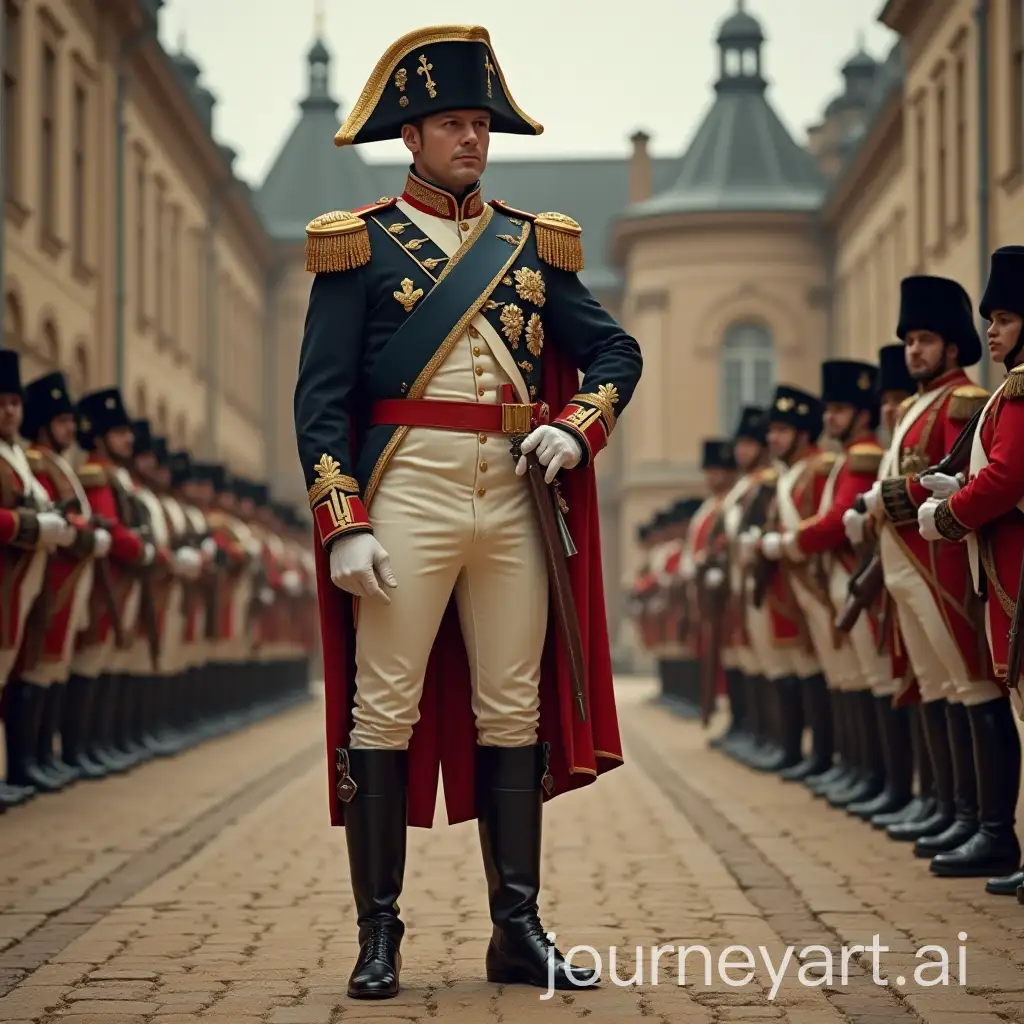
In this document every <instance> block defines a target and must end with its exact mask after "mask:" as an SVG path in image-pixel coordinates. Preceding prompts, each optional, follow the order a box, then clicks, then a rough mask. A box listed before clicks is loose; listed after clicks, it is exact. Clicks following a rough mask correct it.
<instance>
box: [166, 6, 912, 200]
mask: <svg viewBox="0 0 1024 1024" xmlns="http://www.w3.org/2000/svg"><path fill="white" fill-rule="evenodd" d="M317 2H318V0H167V2H166V3H165V5H164V8H163V11H162V12H161V19H162V30H161V37H162V39H163V41H164V45H165V46H167V47H168V48H170V49H172V50H173V49H176V48H177V45H178V40H179V37H180V36H181V35H182V34H184V37H185V40H186V48H187V50H188V51H189V52H190V53H191V54H192V56H193V57H194V59H195V60H196V62H197V63H198V64H199V65H200V67H201V68H202V69H203V76H202V79H201V80H202V81H203V82H204V84H205V85H206V87H207V88H209V89H210V90H211V91H212V92H213V93H214V94H215V95H216V96H217V98H218V103H217V107H216V111H215V114H214V132H215V134H216V136H217V138H218V141H221V142H225V143H227V144H228V145H230V146H232V147H233V148H235V149H237V150H238V152H239V158H238V161H237V163H236V165H235V167H236V170H237V172H238V173H239V174H240V176H242V177H243V178H245V179H247V180H248V181H249V182H250V183H252V184H254V185H258V184H259V183H260V182H261V181H262V180H263V177H264V176H265V174H266V172H267V170H268V168H269V166H270V163H271V162H272V161H273V159H274V156H275V154H276V152H277V150H278V148H279V147H280V145H281V143H282V141H283V140H284V138H285V137H286V135H287V134H288V132H289V131H290V130H291V127H292V125H293V123H294V121H295V119H296V117H297V116H298V109H297V106H296V104H297V103H298V101H299V100H300V99H301V98H302V96H303V94H304V93H305V89H306V64H305V56H306V52H307V51H308V49H309V47H310V45H311V43H312V41H313V30H314V24H315V13H314V11H315V7H316V5H317ZM322 2H323V5H324V8H325V12H324V24H325V32H324V34H325V42H326V44H327V47H328V49H329V50H330V51H331V56H332V64H331V89H332V93H333V94H334V96H335V98H336V99H338V100H339V101H340V103H341V111H340V116H341V118H342V119H344V117H345V114H346V113H347V112H348V110H349V109H350V108H351V106H352V104H353V103H354V101H355V99H356V98H357V97H358V95H359V92H360V91H361V89H362V87H363V85H364V83H365V81H366V79H367V77H368V76H369V74H370V72H371V70H372V69H373V66H374V64H376V62H377V60H378V58H379V57H380V56H381V54H382V53H383V52H384V50H385V49H386V48H387V47H388V45H389V44H390V43H392V42H393V41H394V40H395V39H397V38H398V37H399V36H401V35H403V34H404V33H405V32H407V31H409V30H410V29H413V28H417V27H420V26H423V25H431V24H483V25H485V26H486V27H487V28H488V30H489V31H490V33H491V41H492V43H493V44H494V48H495V53H496V55H497V58H498V61H499V62H500V64H501V66H502V70H503V71H504V73H505V77H506V80H507V82H508V85H509V88H510V89H511V91H512V94H513V96H514V97H515V99H516V101H517V102H518V103H519V105H520V106H521V107H522V108H523V109H524V110H525V111H526V112H527V113H528V114H530V115H531V116H532V117H533V118H534V119H535V120H537V121H540V122H541V124H543V125H544V127H545V132H544V134H543V135H541V136H539V137H513V136H496V137H495V138H494V139H493V140H492V142H491V155H492V157H499V158H500V157H501V156H505V155H507V156H515V157H517V158H524V157H531V156H537V157H551V156H583V155H610V154H624V153H626V152H627V151H628V149H629V143H628V141H627V140H628V137H629V135H631V134H632V133H633V132H634V131H636V129H638V128H643V129H644V130H645V131H647V132H648V133H649V134H651V135H652V137H653V138H652V143H651V150H652V152H653V153H655V154H656V155H665V156H668V155H675V154H677V153H680V152H681V151H682V149H683V147H684V146H685V144H686V142H687V141H688V140H689V138H690V136H691V135H692V133H693V131H694V130H695V129H696V127H697V125H698V123H699V121H700V118H701V116H702V114H703V112H704V111H705V110H706V108H707V107H708V105H709V104H710V103H711V101H712V99H713V95H714V94H713V89H712V85H713V83H714V81H715V78H716V77H717V72H718V52H717V48H716V46H715V43H714V37H715V35H716V32H717V28H718V24H719V23H720V22H721V21H722V19H723V18H724V17H726V16H727V15H728V14H729V13H731V12H732V11H733V10H735V7H736V0H624V2H621V3H617V4H612V3H609V2H602V0H596V2H595V0H517V2H515V3H511V2H508V0H503V2H500V3H499V2H495V0H431V2H430V3H428V4H422V5H420V6H419V7H416V6H414V5H411V4H409V5H407V4H390V5H388V4H383V3H379V2H377V3H374V2H372V0H364V2H362V3H352V2H350V0H322ZM746 8H747V10H748V11H749V12H750V13H751V14H753V15H755V16H756V17H757V18H758V19H759V20H760V21H761V24H762V26H763V28H764V32H765V35H766V36H767V42H766V43H765V48H764V51H763V63H762V67H763V69H764V73H765V75H766V77H767V79H768V82H769V89H768V96H769V99H770V100H771V102H772V103H773V105H774V106H775V109H776V110H777V111H778V113H779V115H780V116H781V118H782V120H783V121H784V122H785V124H786V125H787V127H788V128H789V129H790V131H791V132H793V134H794V135H795V136H796V138H797V139H799V140H800V141H802V140H803V138H804V132H805V130H806V128H807V127H808V125H810V124H813V123H815V122H816V121H817V120H818V119H819V118H820V116H821V112H822V110H823V108H824V106H825V104H826V103H827V102H828V101H829V100H830V99H831V98H832V97H833V96H834V95H835V94H836V93H837V92H838V91H839V89H840V86H841V82H842V79H841V76H840V73H839V68H840V66H841V65H842V63H843V62H844V61H845V60H846V58H847V57H848V56H849V55H850V54H851V53H853V52H854V50H855V49H856V47H857V43H858V38H859V37H860V35H861V33H863V38H864V42H865V46H866V49H867V50H868V52H869V53H871V54H872V56H874V57H875V58H876V59H881V58H882V57H884V55H885V54H886V53H887V52H888V49H889V47H890V46H891V44H892V41H893V39H894V38H895V37H894V36H893V34H892V33H891V32H890V31H889V30H888V29H886V28H885V27H884V26H882V25H880V24H879V23H878V22H877V20H876V19H877V16H878V14H879V12H880V11H881V9H882V0H746ZM599 11H605V12H607V13H606V14H605V15H603V16H602V15H601V14H599V13H597V12H599ZM361 150H362V153H363V155H364V157H365V158H366V159H367V160H368V161H376V160H396V159H397V160H402V159H404V158H405V155H406V154H405V150H404V148H403V147H402V145H401V143H400V142H398V143H392V142H384V143H374V144H371V145H368V146H363V147H361Z"/></svg>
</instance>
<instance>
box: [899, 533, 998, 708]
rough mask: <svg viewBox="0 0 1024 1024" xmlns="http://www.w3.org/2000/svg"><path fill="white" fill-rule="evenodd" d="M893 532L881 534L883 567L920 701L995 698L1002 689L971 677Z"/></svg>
mask: <svg viewBox="0 0 1024 1024" xmlns="http://www.w3.org/2000/svg"><path fill="white" fill-rule="evenodd" d="M892 534H893V532H892V530H891V529H885V530H883V531H882V537H881V540H880V542H879V545H880V546H879V550H880V552H881V555H882V568H883V570H884V573H885V585H886V587H887V588H888V590H889V594H890V596H891V597H892V599H893V600H894V601H895V602H896V607H897V608H898V609H899V616H900V631H901V633H902V636H903V643H904V645H905V646H906V649H907V657H908V658H909V659H910V664H911V665H912V666H913V669H914V674H915V675H916V676H917V683H918V687H919V689H920V691H921V700H922V701H924V702H925V703H926V704H927V703H931V702H932V701H936V700H941V699H942V698H943V697H944V698H946V700H948V701H950V702H952V703H954V704H964V705H966V706H968V707H970V706H972V705H975V704H985V703H987V702H988V701H990V700H995V699H996V698H997V697H999V696H1000V695H1001V694H1002V692H1003V691H1002V690H1001V689H1000V687H999V686H998V685H997V684H996V683H994V682H992V681H991V680H989V679H971V678H970V674H969V673H968V671H967V666H966V664H965V663H964V659H963V656H962V655H961V654H960V648H959V647H957V645H956V641H955V640H954V639H953V637H952V636H951V635H950V632H949V630H948V629H947V628H946V623H945V620H944V619H943V615H942V611H941V609H940V608H939V605H938V602H937V601H936V599H935V597H934V596H933V595H932V592H931V590H930V589H929V588H928V585H927V584H926V583H925V581H924V580H923V579H922V578H921V574H920V573H919V572H918V571H917V568H916V567H915V566H914V563H913V562H912V561H911V560H910V557H909V555H907V553H906V552H905V551H904V550H903V548H902V546H901V545H900V543H899V541H898V540H897V539H896V538H895V537H894V536H893V535H892Z"/></svg>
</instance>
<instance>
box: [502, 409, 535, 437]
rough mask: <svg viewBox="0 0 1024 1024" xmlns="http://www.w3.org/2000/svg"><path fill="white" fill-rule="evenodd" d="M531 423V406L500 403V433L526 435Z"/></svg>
mask: <svg viewBox="0 0 1024 1024" xmlns="http://www.w3.org/2000/svg"><path fill="white" fill-rule="evenodd" d="M532 423H533V406H532V405H522V404H521V403H520V404H513V403H506V402H503V403H502V406H501V432H502V433H503V434H528V433H529V432H530V428H531V425H532Z"/></svg>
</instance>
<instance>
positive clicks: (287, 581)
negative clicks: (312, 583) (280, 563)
mask: <svg viewBox="0 0 1024 1024" xmlns="http://www.w3.org/2000/svg"><path fill="white" fill-rule="evenodd" d="M281 586H282V587H284V589H285V591H286V592H287V593H289V594H291V596H292V597H298V595H299V594H301V593H302V577H301V576H300V575H299V574H298V573H297V572H296V571H295V570H294V569H285V571H284V572H283V573H281Z"/></svg>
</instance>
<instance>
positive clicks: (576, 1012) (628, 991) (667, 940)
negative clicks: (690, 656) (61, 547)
mask: <svg viewBox="0 0 1024 1024" xmlns="http://www.w3.org/2000/svg"><path fill="white" fill-rule="evenodd" d="M651 695H652V688H651V686H650V684H648V683H647V682H645V681H643V680H625V681H623V682H622V683H621V685H620V700H621V716H622V728H623V740H624V743H625V745H626V754H627V765H626V766H625V767H624V768H621V769H618V770H616V771H614V772H612V773H611V774H610V775H608V776H607V777H606V778H605V779H603V780H601V781H600V782H599V784H598V785H597V786H594V787H590V788H589V789H587V790H585V791H583V792H581V793H578V794H575V795H574V796H568V797H565V798H563V799H560V800H558V801H556V802H555V803H554V804H553V805H551V808H550V811H549V814H548V817H547V819H546V834H545V850H544V855H545V884H544V891H543V899H542V912H543V918H544V921H545V923H546V925H547V927H548V928H549V929H551V930H552V931H554V932H556V933H557V936H558V941H559V945H560V946H561V948H562V949H563V951H565V950H566V949H567V948H568V947H570V946H571V945H573V944H574V943H586V944H589V945H591V946H593V947H595V949H596V950H597V951H598V952H599V953H600V954H601V957H602V961H603V967H604V971H605V976H606V978H608V972H609V970H610V969H611V968H612V966H613V965H612V963H611V962H610V954H609V950H610V948H611V947H617V957H616V960H615V962H614V970H615V974H616V976H617V977H618V978H619V979H621V980H623V981H626V980H628V979H630V978H633V977H634V975H635V974H636V972H637V970H638V969H639V971H641V972H642V973H641V974H640V976H639V977H637V979H636V980H637V982H638V983H637V984H624V985H618V984H613V983H612V982H611V980H610V979H609V980H606V983H605V984H604V986H603V987H602V988H601V989H599V990H597V991H586V992H584V991H580V992H574V993H567V994H560V995H556V996H555V997H554V998H552V999H544V998H541V997H542V996H544V995H545V993H543V992H541V991H540V990H536V989H522V988H516V987H499V986H493V985H488V984H486V983H485V982H483V981H481V980H480V979H481V977H482V970H483V951H484V948H485V945H486V939H487V934H488V930H489V925H488V920H487V908H486V902H485V897H484V882H483V871H482V867H481V863H480V854H479V849H478V846H477V841H476V832H475V829H474V827H473V825H472V824H464V825H460V826H457V827H455V828H448V827H447V826H445V825H444V824H443V818H441V817H440V815H443V810H439V827H437V828H435V829H434V830H431V831H429V832H428V831H420V830H417V831H415V832H413V833H412V839H411V843H410V856H409V862H410V866H409V873H408V878H407V886H406V896H405V900H404V904H403V912H404V915H405V918H406V920H407V922H408V937H407V939H406V942H405V944H404V946H403V955H404V959H405V967H404V970H403V975H402V981H403V991H402V993H401V994H400V996H399V997H398V998H397V999H394V1000H388V1001H385V1002H381V1003H370V1004H367V1003H359V1002H353V1001H350V1000H347V999H346V997H345V982H346V980H347V976H348V971H349V969H350V967H351V963H352V958H353V955H354V952H355V948H356V946H355V942H354V927H353V921H352V911H351V908H350V895H349V889H348V881H347V865H346V858H345V851H344V842H343V839H344V837H343V834H342V833H341V831H340V830H332V829H330V828H329V826H328V825H327V824H326V796H325V782H326V771H325V767H324V750H323V746H322V735H323V732H322V722H321V709H320V707H319V705H318V704H312V705H310V706H307V707H304V708H302V709H298V710H295V711H293V712H291V713H289V714H288V715H286V716H284V717H282V718H280V719H278V720H276V721H273V722H265V723H263V724H261V725H258V726H256V727H254V728H253V729H251V730H249V731H248V732H246V733H244V734H240V735H236V736H232V737H226V738H224V739H222V740H219V741H217V742H215V743H211V744H209V745H207V746H205V747H203V748H199V749H197V750H194V751H192V752H190V753H188V754H187V755H184V756H183V757H181V758H179V759H177V760H175V761H170V762H161V763H155V764H151V765H147V766H145V767H143V768H141V769H139V770H137V771H135V772H133V773H131V774H130V775H128V776H126V777H124V778H119V779H112V780H107V781H104V782H102V783H100V784H94V785H90V784H81V785H79V786H76V787H74V788H72V789H71V790H68V791H67V792H65V793H62V794H57V795H55V796H52V797H47V798H41V799H39V800H36V801H34V802H33V803H31V804H29V805H27V806H25V807H22V808H17V809H15V810H14V811H10V812H8V813H7V814H6V815H4V817H3V818H0V858H2V860H0V863H2V864H3V869H2V871H0V993H3V994H2V996H0V1021H2V1022H4V1024H15V1022H16V1024H28V1022H30V1021H31V1022H34V1024H56V1022H59V1021H64V1020H68V1021H69V1022H72V1021H73V1022H77V1024H88V1022H96V1024H121V1022H125V1024H128V1022H132V1024H135V1022H145V1024H148V1022H159V1024H186V1022H188V1024H195V1022H202V1021H211V1022H218V1024H243V1022H244V1024H257V1022H265V1024H352V1022H357V1021H363V1022H371V1021H372V1022H374V1024H398V1022H409V1021H425V1020H428V1019H431V1018H439V1019H442V1020H451V1021H457V1022H466V1024H486V1022H490V1021H494V1022H502V1021H507V1022H513V1021H519V1020H536V1021H541V1020H543V1021H571V1020H584V1021H586V1022H588V1024H612V1022H614V1024H622V1022H626V1021H632V1020H640V1019H642V1018H654V1019H655V1020H658V1021H662V1022H666V1024H677V1022H680V1024H683V1022H691V1021H692V1022H695V1024H698V1022H708V1024H710V1022H719V1021H721V1022H726V1021H751V1022H753V1021H763V1020H769V1019H770V1020H777V1021H781V1022H790V1024H830V1022H840V1021H851V1022H854V1024H894V1022H899V1021H915V1020H924V1021H926V1022H928V1024H994V1022H996V1021H1014V1022H1024V970H1022V967H1024V908H1022V907H1020V906H1018V905H1017V904H1016V902H1015V901H1014V900H1012V899H998V898H994V897H988V896H986V895H985V894H984V891H983V889H982V884H981V883H980V882H978V881H977V880H972V881H946V880H942V881H940V880H936V879H933V878H931V877H930V876H929V874H928V872H927V864H926V862H922V861H918V860H915V859H914V858H913V857H912V856H911V855H910V852H909V850H908V849H906V848H905V847H903V846H899V847H897V846H896V844H893V843H891V842H890V841H889V840H887V839H885V838H884V836H882V835H880V834H879V833H877V832H873V831H872V830H871V829H869V828H868V827H866V826H864V825H862V824H861V823H859V822H855V821H853V820H852V819H849V818H848V817H846V816H845V815H842V814H840V813H838V812H835V811H831V810H828V809H826V808H825V807H823V806H822V804H821V803H820V802H818V801H814V800H813V799H812V798H811V797H810V796H809V795H808V794H807V792H806V791H805V790H804V789H803V788H802V787H799V786H796V787H794V786H786V785H784V784H782V783H781V782H779V781H778V780H776V779H774V778H770V777H769V778H765V777H761V776H759V775H755V774H754V773H752V772H749V771H746V770H744V769H742V768H740V767H738V766H736V765H734V764H732V763H731V762H729V761H727V760H726V759H725V758H723V757H721V756H719V755H717V754H715V753H712V752H709V751H707V750H706V749H705V738H706V737H705V736H704V734H703V733H702V732H701V730H700V729H699V728H698V727H697V726H696V725H695V724H693V723H691V722H688V721H685V720H683V719H681V718H679V717H677V716H676V715H674V714H672V713H671V712H669V711H667V710H665V709H664V708H662V707H659V706H657V705H656V704H653V703H652V702H651V700H650V698H651ZM961 932H965V933H967V939H966V940H965V941H964V942H963V943H961V941H960V940H959V939H958V938H957V936H958V934H959V933H961ZM874 935H878V936H879V937H880V941H881V943H882V944H883V945H884V946H887V947H889V951H888V952H885V953H882V954H881V955H880V957H879V967H878V971H879V981H881V980H882V979H885V980H887V981H888V982H889V984H888V985H885V986H883V985H882V984H876V982H875V981H874V980H873V977H872V975H873V965H872V961H871V958H870V956H867V957H865V956H859V955H853V956H852V957H850V958H849V959H848V964H847V970H846V980H845V981H844V979H843V970H842V962H841V953H840V949H841V947H842V946H843V944H845V945H846V946H847V947H850V946H852V945H854V944H859V945H866V944H868V943H870V942H871V940H872V936H874ZM926 944H938V945H941V946H943V947H944V948H945V949H947V950H948V951H949V952H950V958H951V967H950V971H949V977H950V982H951V983H950V985H948V986H937V987H925V986H923V985H921V984H917V983H915V981H914V976H915V970H916V969H919V968H921V965H922V964H923V963H926V960H925V959H922V957H921V956H919V955H918V951H919V950H920V948H921V947H923V946H925V945H926ZM734 945H740V946H743V947H746V948H747V949H749V950H750V951H751V952H752V954H753V956H754V958H755V964H754V965H753V966H754V967H755V969H754V976H753V978H752V980H750V981H749V982H747V983H744V981H745V977H744V976H745V975H746V974H747V971H748V967H747V966H746V965H745V963H744V954H743V951H741V950H732V951H730V950H729V948H728V947H730V946H734ZM961 945H963V946H964V948H965V949H966V953H965V957H966V976H965V980H966V985H961V984H960V983H959V982H960V979H961V977H962V973H961V967H960V956H961V954H960V947H961ZM655 946H671V947H673V949H670V950H664V951H663V952H662V954H661V958H660V961H659V963H658V968H659V971H658V982H657V983H656V984H655V983H652V954H651V950H652V949H653V947H655ZM680 946H690V947H704V948H706V949H707V951H708V953H707V958H708V959H706V958H705V954H704V953H703V952H702V951H701V950H700V949H699V948H698V949H696V950H691V951H690V952H689V953H688V954H687V955H686V956H685V957H684V958H681V957H680V955H679V953H678V947H680ZM808 946H820V947H826V948H827V949H829V950H831V951H832V956H833V958H834V976H833V978H832V980H831V983H829V982H828V979H825V978H822V977H821V975H820V973H816V970H815V968H814V967H813V965H814V964H821V963H822V961H823V960H824V958H825V955H826V954H825V952H824V951H823V950H822V949H817V950H813V949H811V950H808V949H806V948H805V947H808ZM637 947H640V956H639V957H637V955H636V954H637ZM787 947H792V949H793V950H794V951H796V952H794V953H793V954H791V955H790V959H789V960H787V959H786V951H787ZM801 950H803V951H804V952H803V964H801V958H800V955H799V951H801ZM723 955H724V956H725V957H726V958H727V965H726V967H725V969H724V970H722V969H721V964H720V958H721V957H723ZM766 956H767V958H768V960H769V961H770V963H771V965H772V969H773V970H774V971H775V972H776V976H778V974H779V968H780V965H783V964H785V965H786V967H785V971H784V973H783V975H782V977H781V979H780V980H778V981H777V982H776V981H773V977H772V974H771V971H769V970H768V969H767V968H766V967H765V959H764V958H765V957H766ZM708 962H710V965H711V966H710V976H707V975H706V974H705V965H706V963H708ZM680 964H682V965H683V968H684V970H685V975H686V977H685V984H679V983H678V980H679V979H678V972H679V968H680ZM728 964H732V965H737V966H732V967H729V966H728ZM801 970H802V971H803V983H801V980H800V972H801ZM922 970H923V974H924V978H925V980H929V979H935V978H937V977H938V976H939V972H940V967H934V968H932V967H927V966H926V967H925V968H923V969H922ZM900 976H902V977H904V979H905V984H903V985H898V984H897V983H896V981H895V979H896V978H897V977H900ZM816 979H817V981H818V983H815V981H816ZM730 981H731V982H733V984H729V982H730ZM821 981H824V982H825V984H824V985H822V984H820V982H821ZM773 986H774V988H775V990H774V992H773Z"/></svg>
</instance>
